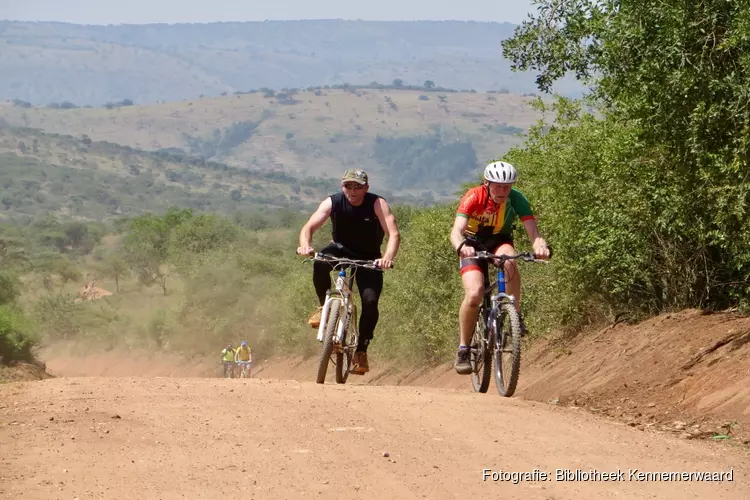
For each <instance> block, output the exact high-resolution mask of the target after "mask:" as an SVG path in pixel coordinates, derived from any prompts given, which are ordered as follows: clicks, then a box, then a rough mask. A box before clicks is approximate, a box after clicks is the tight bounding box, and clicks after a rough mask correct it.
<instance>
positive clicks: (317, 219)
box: [297, 198, 332, 255]
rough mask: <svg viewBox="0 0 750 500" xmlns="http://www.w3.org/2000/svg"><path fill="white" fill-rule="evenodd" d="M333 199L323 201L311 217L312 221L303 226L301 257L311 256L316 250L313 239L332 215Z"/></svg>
mask: <svg viewBox="0 0 750 500" xmlns="http://www.w3.org/2000/svg"><path fill="white" fill-rule="evenodd" d="M331 207H332V204H331V198H326V199H325V200H323V201H322V202H321V203H320V205H319V206H318V209H317V210H316V211H315V212H314V213H313V214H312V215H311V216H310V219H308V221H307V222H306V223H305V225H304V226H302V230H301V231H300V232H299V248H297V253H298V254H300V255H309V254H310V253H312V252H313V251H314V250H313V248H312V237H313V234H315V231H317V230H318V229H320V228H321V227H322V226H323V224H325V223H326V220H327V219H328V217H330V215H331Z"/></svg>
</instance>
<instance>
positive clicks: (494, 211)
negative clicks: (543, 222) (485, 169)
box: [456, 185, 534, 240]
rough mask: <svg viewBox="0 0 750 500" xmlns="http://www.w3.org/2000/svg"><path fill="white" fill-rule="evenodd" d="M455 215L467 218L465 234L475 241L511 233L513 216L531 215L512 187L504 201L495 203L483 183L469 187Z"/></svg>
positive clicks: (524, 217) (522, 196) (526, 217)
mask: <svg viewBox="0 0 750 500" xmlns="http://www.w3.org/2000/svg"><path fill="white" fill-rule="evenodd" d="M456 215H458V216H461V217H466V218H467V219H469V224H468V226H467V227H466V230H465V233H466V234H467V235H469V236H473V237H476V238H477V239H479V240H482V239H486V238H489V237H491V236H494V235H498V234H502V235H505V236H509V237H510V236H512V234H513V218H514V216H515V215H518V216H519V217H520V218H521V220H522V221H526V220H529V219H533V218H534V212H533V211H532V210H531V205H530V204H529V200H528V199H526V197H525V196H524V195H523V194H522V193H521V191H519V190H517V189H516V188H515V187H513V188H511V190H510V194H509V195H508V197H507V198H506V199H505V201H504V202H503V203H502V204H501V205H497V204H496V203H495V202H494V201H492V199H491V198H490V197H489V194H488V193H487V188H486V187H485V186H483V185H482V186H477V187H474V188H471V189H469V190H468V191H467V192H466V194H464V196H463V198H461V202H460V203H459V204H458V209H457V210H456Z"/></svg>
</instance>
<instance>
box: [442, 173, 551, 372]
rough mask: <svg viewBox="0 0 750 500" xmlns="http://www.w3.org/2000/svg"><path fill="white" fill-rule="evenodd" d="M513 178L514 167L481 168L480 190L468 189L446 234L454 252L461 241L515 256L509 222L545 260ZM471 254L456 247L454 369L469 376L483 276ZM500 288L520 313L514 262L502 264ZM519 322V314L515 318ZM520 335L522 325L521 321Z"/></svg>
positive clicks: (541, 240) (484, 267)
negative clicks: (458, 286)
mask: <svg viewBox="0 0 750 500" xmlns="http://www.w3.org/2000/svg"><path fill="white" fill-rule="evenodd" d="M517 179H518V173H517V172H516V169H515V167H513V165H511V164H510V163H506V162H503V161H495V162H492V163H490V164H489V165H487V166H486V167H485V169H484V181H483V183H482V185H481V186H477V187H474V188H471V189H469V191H468V192H466V194H464V196H463V198H461V202H460V203H459V205H458V209H457V210H456V220H455V222H454V224H453V230H452V231H451V234H450V241H451V244H452V245H453V248H455V249H456V250H458V247H459V246H461V243H462V242H463V241H464V240H465V239H466V237H467V236H468V237H471V238H472V239H474V240H476V242H477V244H478V245H481V246H482V247H484V248H483V249H486V250H487V251H490V252H493V253H494V254H496V255H515V254H516V251H515V248H514V245H513V222H514V221H515V218H516V217H519V218H520V219H521V222H523V225H524V227H525V228H526V233H527V234H528V235H529V240H530V241H531V242H532V246H533V248H534V253H535V254H536V257H537V258H539V259H546V258H548V257H549V249H548V248H547V242H546V241H545V240H544V238H542V236H541V234H540V233H539V228H538V227H537V224H536V219H535V217H534V212H533V211H532V209H531V205H530V204H529V200H528V199H526V197H525V196H524V195H523V193H521V192H520V191H519V190H518V189H516V188H515V187H514V186H513V184H514V183H515V182H516V180H517ZM475 252H476V249H475V248H474V246H473V245H472V244H470V243H467V244H465V245H464V246H462V247H461V251H460V253H459V257H460V259H461V261H460V266H459V269H460V273H461V281H462V283H463V286H464V300H463V302H462V303H461V308H460V310H459V313H458V320H459V332H460V344H459V347H458V353H457V354H456V362H455V365H454V367H455V369H456V371H457V372H458V373H460V374H468V373H471V365H470V363H469V344H470V342H471V336H472V333H473V331H474V325H475V324H476V321H477V314H478V308H479V305H480V304H481V303H482V296H483V294H484V279H483V273H487V272H488V269H487V262H486V261H479V260H477V259H475V258H472V257H473V255H474V254H475ZM504 270H505V276H506V279H507V283H506V289H507V291H508V293H509V294H511V295H513V296H514V297H515V299H516V300H515V305H516V310H518V311H519V313H520V305H521V304H520V302H521V278H520V276H519V274H518V266H517V265H516V263H515V261H512V260H509V261H506V262H505V268H504ZM519 317H520V315H519ZM521 331H522V334H523V333H525V332H526V325H525V324H524V323H523V319H521Z"/></svg>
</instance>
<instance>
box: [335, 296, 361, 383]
mask: <svg viewBox="0 0 750 500" xmlns="http://www.w3.org/2000/svg"><path fill="white" fill-rule="evenodd" d="M352 311H353V313H352V316H351V317H352V322H354V321H356V317H357V316H356V306H354V305H353V304H352ZM346 326H347V330H346V331H345V332H344V338H343V339H342V342H341V345H340V346H337V347H338V349H339V350H338V352H336V383H338V384H345V383H346V381H347V379H348V378H349V368H350V367H351V365H352V353H353V352H354V349H356V347H357V329H356V328H355V327H354V326H353V325H352V324H349V325H346Z"/></svg>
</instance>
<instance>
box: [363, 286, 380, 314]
mask: <svg viewBox="0 0 750 500" xmlns="http://www.w3.org/2000/svg"><path fill="white" fill-rule="evenodd" d="M361 299H362V309H365V308H366V309H375V310H377V308H378V300H379V299H380V294H379V293H378V292H377V291H376V290H373V289H372V288H366V289H364V290H363V291H362V295H361Z"/></svg>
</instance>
